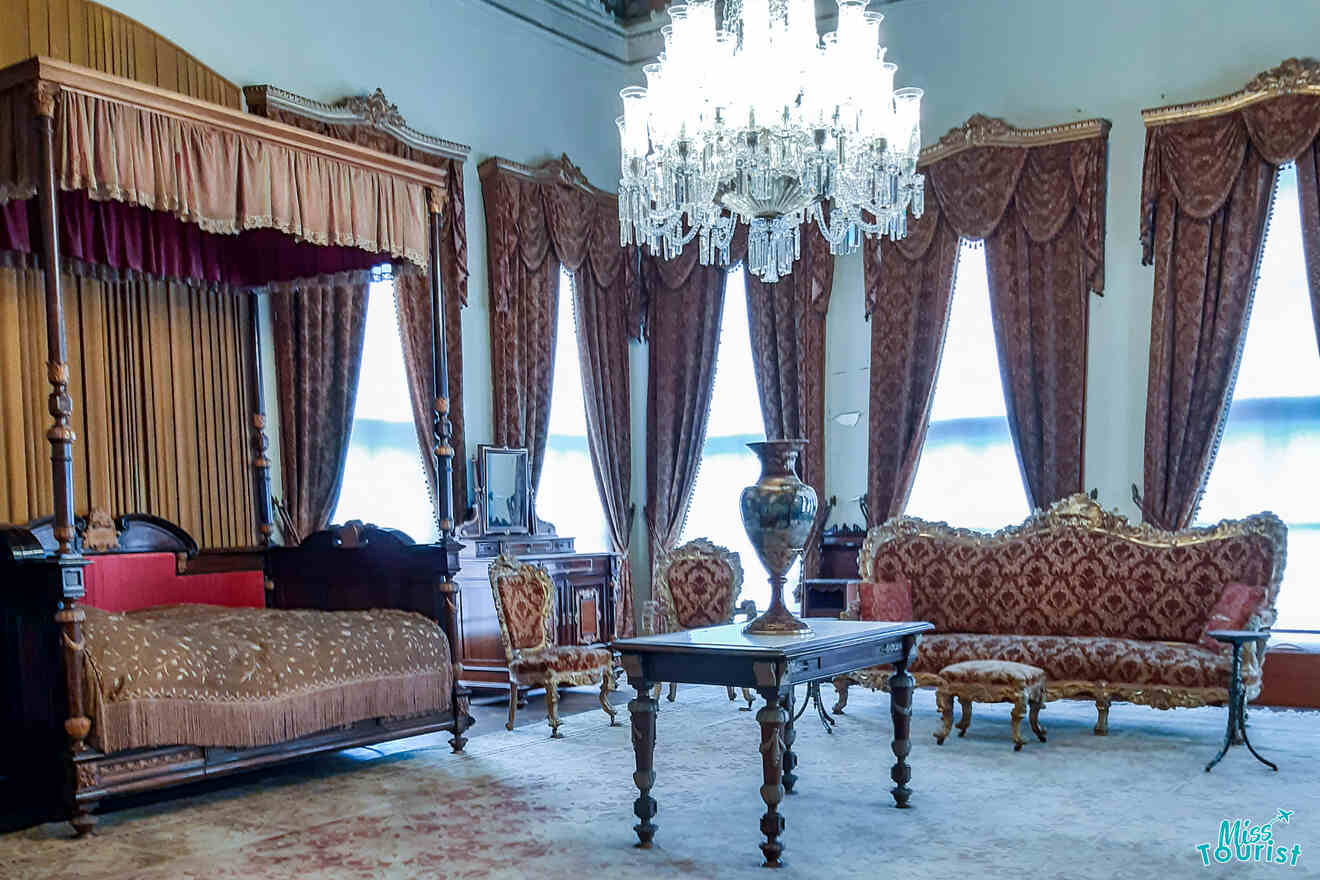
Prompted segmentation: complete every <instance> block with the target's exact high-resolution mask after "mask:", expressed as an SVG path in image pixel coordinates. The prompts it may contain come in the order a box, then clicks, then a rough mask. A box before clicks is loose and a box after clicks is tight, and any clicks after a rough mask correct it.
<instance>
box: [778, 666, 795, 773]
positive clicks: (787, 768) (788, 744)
mask: <svg viewBox="0 0 1320 880" xmlns="http://www.w3.org/2000/svg"><path fill="white" fill-rule="evenodd" d="M795 696H796V694H795V693H794V691H793V688H789V690H788V693H786V694H784V695H783V696H782V697H780V698H779V705H780V706H781V707H782V708H783V709H784V711H785V712H787V713H788V717H787V718H786V719H785V721H784V791H786V792H787V793H788V794H792V793H793V786H795V785H797V780H798V777H797V774H796V773H794V772H793V771H794V770H796V769H797V762H798V759H797V755H796V754H794V752H793V742H794V741H795V740H796V739H797V730H796V729H795V727H794V725H793V703H794V697H795Z"/></svg>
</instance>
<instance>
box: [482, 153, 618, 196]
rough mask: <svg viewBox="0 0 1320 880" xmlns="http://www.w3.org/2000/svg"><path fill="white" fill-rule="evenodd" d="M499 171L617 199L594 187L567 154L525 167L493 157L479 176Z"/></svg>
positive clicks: (487, 160) (606, 191)
mask: <svg viewBox="0 0 1320 880" xmlns="http://www.w3.org/2000/svg"><path fill="white" fill-rule="evenodd" d="M497 171H503V172H506V173H509V174H513V175H516V176H518V177H521V178H523V179H524V180H530V181H534V182H537V183H550V182H553V183H560V184H563V185H564V186H569V187H574V188H576V189H580V190H582V191H583V192H585V193H590V194H591V195H594V196H597V197H600V198H606V199H617V198H618V196H617V195H616V194H615V193H612V192H609V191H608V190H603V189H601V188H600V187H597V186H593V185H592V183H591V182H590V181H589V180H587V176H586V175H585V174H583V173H582V169H581V168H579V167H577V166H576V165H574V164H573V161H572V160H571V159H569V158H568V156H567V155H566V154H562V153H561V154H560V156H559V158H558V159H547V160H546V161H544V162H542V163H541V164H540V165H523V164H521V163H519V162H514V161H513V160H512V159H505V158H502V157H500V156H491V157H490V158H489V159H485V160H483V161H482V163H481V164H480V165H478V166H477V174H479V175H480V176H481V179H482V180H485V179H486V178H488V177H490V175H492V174H494V173H495V172H497Z"/></svg>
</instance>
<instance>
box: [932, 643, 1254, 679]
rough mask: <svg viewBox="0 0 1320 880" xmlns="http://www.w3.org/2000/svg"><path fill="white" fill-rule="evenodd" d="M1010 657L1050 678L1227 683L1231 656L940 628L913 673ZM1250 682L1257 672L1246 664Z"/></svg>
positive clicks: (1195, 648) (1187, 647)
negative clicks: (960, 631)
mask: <svg viewBox="0 0 1320 880" xmlns="http://www.w3.org/2000/svg"><path fill="white" fill-rule="evenodd" d="M983 659H993V660H1011V661H1013V662H1014V663H1026V664H1029V665H1031V666H1039V667H1040V668H1041V669H1043V670H1045V677H1046V678H1047V679H1048V680H1049V681H1051V682H1054V681H1093V682H1107V683H1110V684H1144V685H1152V686H1154V685H1164V686H1169V687H1187V688H1227V687H1228V676H1229V672H1230V669H1231V665H1232V664H1231V659H1230V658H1228V657H1226V656H1224V655H1223V654H1220V653H1218V652H1215V651H1207V650H1206V649H1204V648H1202V647H1200V646H1199V645H1195V644H1182V643H1177V644H1175V643H1170V642H1148V641H1140V640H1138V639H1120V638H1109V637H1105V636H1085V637H1079V636H1026V635H1021V636H1012V635H987V634H981V633H937V634H934V635H927V636H925V637H923V638H922V640H921V647H920V649H919V650H918V651H917V660H916V663H914V664H913V666H912V670H913V671H914V672H926V673H931V674H938V673H939V671H940V670H941V669H943V668H944V667H946V666H948V665H950V664H952V663H961V662H964V661H967V660H983ZM1242 672H1243V680H1244V682H1245V683H1246V684H1247V685H1248V686H1249V687H1250V686H1251V685H1252V684H1253V683H1254V680H1253V679H1254V677H1255V675H1256V673H1255V672H1254V671H1252V670H1249V669H1247V668H1245V667H1244V668H1243V670H1242Z"/></svg>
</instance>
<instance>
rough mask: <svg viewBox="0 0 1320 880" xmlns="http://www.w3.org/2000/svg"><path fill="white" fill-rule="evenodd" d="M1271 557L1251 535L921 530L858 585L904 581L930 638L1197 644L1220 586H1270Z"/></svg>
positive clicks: (888, 544)
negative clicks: (1157, 539)
mask: <svg viewBox="0 0 1320 880" xmlns="http://www.w3.org/2000/svg"><path fill="white" fill-rule="evenodd" d="M868 546H871V545H869V544H868ZM1272 554H1273V551H1272V549H1271V546H1270V541H1269V539H1268V538H1267V537H1266V536H1264V535H1258V534H1246V535H1233V536H1227V537H1222V538H1216V539H1212V540H1204V541H1198V542H1191V543H1187V544H1183V545H1179V546H1174V547H1166V546H1157V545H1153V544H1149V543H1143V542H1139V541H1136V540H1133V539H1131V538H1128V537H1124V536H1122V535H1115V534H1110V533H1108V532H1104V531H1097V530H1093V529H1090V528H1088V527H1087V526H1085V525H1077V524H1065V525H1060V526H1057V527H1055V528H1053V529H1051V530H1049V531H1037V532H1029V533H1026V534H1023V535H1017V536H1009V537H1001V538H996V539H989V538H987V537H969V536H967V535H966V533H962V534H961V535H950V534H940V533H938V532H935V531H934V530H933V529H927V528H926V527H925V526H924V525H923V526H922V527H921V528H919V529H913V530H910V531H904V532H901V533H899V534H895V535H892V536H889V537H888V538H886V539H885V540H883V541H879V542H877V543H876V544H875V545H874V546H872V553H871V556H870V558H869V559H867V560H862V574H863V576H865V577H869V578H870V579H872V580H897V579H898V578H900V577H906V578H907V579H908V581H909V582H910V583H911V586H912V611H913V615H914V618H915V619H916V620H927V621H930V622H931V623H933V624H935V629H936V631H937V632H970V633H1021V634H1030V635H1057V636H1066V635H1074V636H1114V637H1124V638H1133V639H1151V640H1167V641H1178V642H1188V643H1194V642H1196V640H1197V639H1198V638H1200V636H1201V633H1202V631H1203V630H1204V628H1205V622H1206V620H1207V618H1208V617H1209V616H1210V609H1211V608H1212V607H1213V605H1214V603H1215V600H1216V599H1217V598H1218V596H1219V591H1220V588H1221V586H1222V585H1223V584H1226V583H1230V582H1233V581H1241V582H1243V583H1249V584H1265V583H1269V582H1270V576H1271V573H1272V568H1273V555H1272ZM868 563H869V565H868Z"/></svg>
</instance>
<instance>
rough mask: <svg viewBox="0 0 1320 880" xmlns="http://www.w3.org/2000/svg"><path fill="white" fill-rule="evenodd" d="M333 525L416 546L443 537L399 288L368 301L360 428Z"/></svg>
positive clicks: (357, 412) (380, 287)
mask: <svg viewBox="0 0 1320 880" xmlns="http://www.w3.org/2000/svg"><path fill="white" fill-rule="evenodd" d="M331 519H332V521H333V522H336V523H343V522H346V521H348V520H351V519H360V520H362V521H363V522H368V523H375V524H376V525H378V526H384V527H387V528H392V529H399V530H401V531H403V532H405V533H407V535H408V537H410V538H412V539H413V540H414V541H418V542H426V543H429V542H431V541H434V540H436V538H437V537H438V535H437V532H436V524H435V513H434V508H433V506H432V504H431V497H430V494H429V492H428V490H427V486H426V473H425V471H424V470H423V469H422V453H421V449H420V448H419V447H418V445H417V431H416V429H415V428H414V427H413V415H412V402H411V401H410V400H409V395H408V377H407V373H406V372H405V371H404V367H403V342H402V340H401V339H400V338H399V322H398V320H397V318H396V316H395V311H394V282H393V281H390V280H384V281H376V282H374V283H373V284H372V285H371V289H370V292H369V293H368V296H367V328H366V332H365V335H364V338H363V344H362V371H361V375H360V378H359V379H358V393H357V400H356V401H355V402H354V406H353V428H352V435H351V437H350V440H349V445H348V457H347V460H346V461H345V464H344V479H343V483H342V485H341V486H340V489H339V502H338V504H337V506H336V507H335V513H334V516H333V517H332V518H331Z"/></svg>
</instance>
